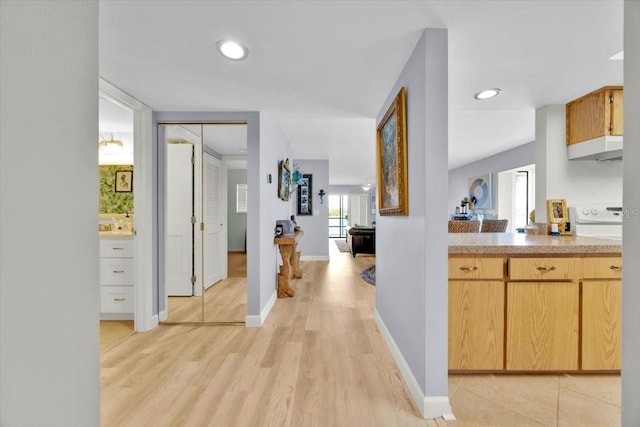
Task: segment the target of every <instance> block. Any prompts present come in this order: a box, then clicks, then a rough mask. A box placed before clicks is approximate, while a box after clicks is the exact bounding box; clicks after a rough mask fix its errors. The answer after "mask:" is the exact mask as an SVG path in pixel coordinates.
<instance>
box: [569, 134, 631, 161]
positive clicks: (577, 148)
mask: <svg viewBox="0 0 640 427" xmlns="http://www.w3.org/2000/svg"><path fill="white" fill-rule="evenodd" d="M567 158H568V159H569V160H598V161H605V160H622V136H618V135H610V136H601V137H599V138H594V139H590V140H588V141H583V142H578V143H576V144H571V145H569V146H567Z"/></svg>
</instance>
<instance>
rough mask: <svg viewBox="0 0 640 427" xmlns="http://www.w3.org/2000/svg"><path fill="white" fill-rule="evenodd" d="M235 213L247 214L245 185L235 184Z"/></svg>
mask: <svg viewBox="0 0 640 427" xmlns="http://www.w3.org/2000/svg"><path fill="white" fill-rule="evenodd" d="M236 213H247V184H236Z"/></svg>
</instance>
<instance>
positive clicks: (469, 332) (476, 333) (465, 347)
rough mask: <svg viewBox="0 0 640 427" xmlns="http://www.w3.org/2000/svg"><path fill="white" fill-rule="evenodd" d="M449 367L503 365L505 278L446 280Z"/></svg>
mask: <svg viewBox="0 0 640 427" xmlns="http://www.w3.org/2000/svg"><path fill="white" fill-rule="evenodd" d="M449 369H451V370H457V369H466V370H500V369H504V282H502V281H456V280H452V281H449Z"/></svg>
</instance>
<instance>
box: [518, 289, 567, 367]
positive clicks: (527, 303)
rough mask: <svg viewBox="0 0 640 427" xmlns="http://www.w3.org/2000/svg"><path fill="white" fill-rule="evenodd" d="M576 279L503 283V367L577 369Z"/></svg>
mask: <svg viewBox="0 0 640 427" xmlns="http://www.w3.org/2000/svg"><path fill="white" fill-rule="evenodd" d="M578 310H579V288H578V283H577V282H508V283H507V334H506V336H507V338H506V339H507V346H506V348H507V353H506V367H507V370H524V371H542V370H576V369H578Z"/></svg>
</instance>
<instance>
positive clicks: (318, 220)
mask: <svg viewBox="0 0 640 427" xmlns="http://www.w3.org/2000/svg"><path fill="white" fill-rule="evenodd" d="M293 162H294V163H295V164H297V165H298V167H299V168H300V172H302V173H304V174H312V175H313V177H312V181H311V192H312V194H311V197H312V200H313V203H312V211H313V215H311V216H309V215H296V222H297V223H298V225H299V226H300V227H302V230H303V231H304V236H303V237H302V239H301V240H300V243H298V250H300V251H301V259H302V260H307V261H312V260H315V261H318V260H320V261H328V260H329V243H328V242H329V238H328V236H329V202H328V196H325V197H324V202H323V203H320V196H318V192H319V191H320V189H321V188H322V189H323V190H324V191H325V192H326V191H327V189H328V188H329V160H299V159H296V160H294V161H293ZM299 196H300V195H299V194H298V191H296V192H295V193H292V197H291V214H292V215H295V214H296V213H297V211H298V197H299ZM316 212H318V213H317V214H316Z"/></svg>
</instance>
